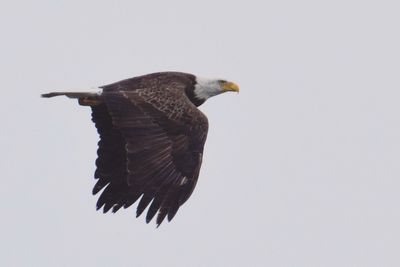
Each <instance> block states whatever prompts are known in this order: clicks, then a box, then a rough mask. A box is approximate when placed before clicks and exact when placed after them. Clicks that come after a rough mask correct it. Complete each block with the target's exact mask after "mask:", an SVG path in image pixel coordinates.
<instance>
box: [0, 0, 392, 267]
mask: <svg viewBox="0 0 400 267" xmlns="http://www.w3.org/2000/svg"><path fill="white" fill-rule="evenodd" d="M135 2H136V3H135ZM143 2H144V1H140V3H139V1H118V3H117V2H116V1H115V2H113V3H112V2H111V1H99V0H96V1H12V2H11V1H8V3H7V2H6V1H2V2H1V3H0V30H1V31H0V32H1V35H2V37H1V42H0V58H1V61H0V70H1V73H2V75H1V77H2V78H1V83H2V89H1V90H2V91H1V92H2V104H1V105H0V112H1V114H2V127H1V128H2V131H1V138H0V145H1V150H2V153H1V155H0V161H1V170H2V174H1V181H2V183H1V186H0V208H1V210H2V216H1V217H2V218H1V220H0V235H1V241H0V254H1V255H0V265H1V266H207V267H208V266H277V267H280V266H285V267H287V266H288V267H289V266H290V267H291V266H295V267H297V266H301V267H303V266H304V267H314V266H316V267H317V266H318V267H320V266H322V267H326V266H327V267H328V266H335V267H337V266H341V267H342V266H344V267H347V266H362V267H366V266H400V256H399V255H400V254H399V251H400V228H399V225H400V208H399V203H400V192H399V191H400V181H399V178H400V164H399V161H400V142H399V136H400V117H399V114H400V105H399V98H400V92H399V89H400V79H399V72H400V52H399V51H400V50H399V47H400V36H399V25H400V17H399V8H400V4H398V1H385V0H383V1H355V0H346V1H340V0H339V1H309V0H306V1H294V0H286V1H269V2H266V1H252V0H248V1H240V2H239V1H236V2H235V1H217V2H216V1H208V0H204V1H197V2H196V3H194V2H189V1H176V0H170V1H158V2H155V1H147V2H146V4H144V3H143ZM328 2H330V3H328ZM164 70H178V71H185V72H191V73H194V74H198V75H202V76H211V77H215V76H216V77H221V78H224V79H228V80H232V81H235V82H237V83H238V84H239V85H240V86H241V93H240V94H239V95H236V94H224V95H221V96H218V97H215V98H213V99H211V100H209V101H208V102H207V103H206V104H204V106H202V107H201V109H202V110H203V111H204V112H205V113H206V114H207V116H208V118H209V121H210V132H209V136H208V141H207V143H206V148H205V157H204V161H203V167H202V170H201V177H200V179H199V183H198V185H197V187H196V190H195V192H194V194H193V195H192V197H191V198H190V200H189V201H188V202H187V203H186V204H185V205H184V206H183V207H182V208H181V209H180V210H179V212H178V214H177V216H176V217H175V219H174V220H173V221H172V223H169V224H168V223H165V224H163V225H162V226H161V227H160V228H159V229H156V228H155V225H154V223H153V224H150V225H146V224H145V223H144V218H143V217H140V218H139V219H135V218H134V217H135V216H134V213H135V209H134V207H132V208H130V209H128V210H124V211H122V212H119V213H117V214H114V215H110V214H107V215H103V214H102V213H100V212H96V211H95V203H96V200H97V197H93V196H92V195H91V190H92V186H93V185H94V182H95V181H94V179H93V172H94V169H95V166H94V161H95V158H96V146H97V141H98V137H97V133H96V130H95V128H94V125H93V124H92V123H91V121H90V112H89V109H88V108H85V107H80V106H78V105H77V103H76V102H75V101H71V100H68V99H66V98H59V99H51V100H48V99H41V98H39V94H40V93H43V92H48V91H53V90H64V89H79V88H84V89H85V88H87V87H92V86H97V85H103V84H107V83H111V82H114V81H117V80H120V79H124V78H128V77H132V76H137V75H141V74H146V73H150V72H155V71H164Z"/></svg>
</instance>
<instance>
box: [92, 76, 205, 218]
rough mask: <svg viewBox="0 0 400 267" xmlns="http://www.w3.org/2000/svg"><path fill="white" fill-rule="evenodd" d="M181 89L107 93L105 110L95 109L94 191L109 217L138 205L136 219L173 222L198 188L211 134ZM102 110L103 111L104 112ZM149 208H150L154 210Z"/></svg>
mask: <svg viewBox="0 0 400 267" xmlns="http://www.w3.org/2000/svg"><path fill="white" fill-rule="evenodd" d="M180 86H181V85H180V84H179V83H176V84H174V83H170V84H169V85H168V86H167V87H164V88H161V87H160V88H158V89H155V88H154V87H153V88H152V89H151V90H149V89H140V88H138V89H135V90H133V91H124V90H120V89H121V88H119V89H113V90H105V91H104V92H103V95H102V98H103V100H104V103H105V104H102V105H99V106H95V107H92V109H93V120H94V122H95V123H96V127H97V128H98V131H99V134H100V139H101V140H100V142H99V150H98V155H99V157H98V159H97V161H96V165H97V170H96V174H95V177H96V178H98V179H99V180H98V182H97V184H96V186H95V188H94V189H93V193H97V192H98V191H99V190H101V188H103V187H105V186H107V187H106V188H105V189H104V191H103V192H102V194H101V196H100V198H99V201H98V204H97V207H98V208H101V207H102V206H104V208H103V210H104V211H105V212H107V211H108V210H110V209H111V208H113V211H114V212H115V211H117V210H118V209H120V208H121V207H124V208H127V207H129V206H130V205H132V204H133V203H134V202H135V201H136V200H138V199H139V197H140V196H142V197H141V199H140V202H139V204H138V207H137V216H139V215H141V214H142V212H143V211H144V210H145V209H146V207H147V206H149V205H150V207H149V209H148V212H147V216H146V221H147V222H150V220H151V219H152V218H153V217H154V216H155V214H156V213H157V212H158V217H157V224H158V225H160V224H161V223H162V221H163V220H164V219H165V217H166V216H168V220H171V219H172V218H173V217H174V216H175V214H176V212H177V211H178V209H179V207H180V206H181V205H182V204H183V203H184V202H185V201H186V200H187V199H188V198H189V197H190V195H191V193H192V192H193V189H194V187H195V185H196V182H197V179H198V176H199V171H200V166H201V161H202V155H203V147H204V143H205V140H206V136H207V131H208V122H207V118H206V117H205V115H204V114H203V113H201V111H200V110H198V109H197V108H196V107H195V106H194V105H193V104H192V103H191V102H190V100H189V99H188V98H187V97H186V96H185V94H184V93H183V92H184V91H183V90H182V88H181V87H180ZM103 105H104V106H103ZM150 203H151V204H150Z"/></svg>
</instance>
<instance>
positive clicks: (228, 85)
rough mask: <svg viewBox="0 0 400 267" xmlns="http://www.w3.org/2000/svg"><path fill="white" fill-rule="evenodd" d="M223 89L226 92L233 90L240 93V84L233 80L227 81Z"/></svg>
mask: <svg viewBox="0 0 400 267" xmlns="http://www.w3.org/2000/svg"><path fill="white" fill-rule="evenodd" d="M222 90H223V91H224V92H228V91H232V92H237V93H239V86H238V85H237V84H235V83H233V82H226V83H224V84H223V85H222Z"/></svg>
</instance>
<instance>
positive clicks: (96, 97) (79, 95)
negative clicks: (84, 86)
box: [41, 92, 102, 106]
mask: <svg viewBox="0 0 400 267" xmlns="http://www.w3.org/2000/svg"><path fill="white" fill-rule="evenodd" d="M41 96H42V97H45V98H50V97H55V96H66V97H68V98H74V99H78V102H79V104H80V105H82V106H96V105H99V104H101V103H102V100H101V98H100V94H99V93H97V92H96V93H95V92H51V93H47V94H42V95H41Z"/></svg>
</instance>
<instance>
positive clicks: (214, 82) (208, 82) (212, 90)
mask: <svg viewBox="0 0 400 267" xmlns="http://www.w3.org/2000/svg"><path fill="white" fill-rule="evenodd" d="M229 91H232V92H239V86H237V85H236V84H234V83H233V82H228V81H225V80H220V79H208V78H202V77H196V84H195V86H194V96H195V97H196V98H197V99H199V100H204V101H205V100H207V99H208V98H210V97H212V96H215V95H218V94H221V93H224V92H229Z"/></svg>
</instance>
